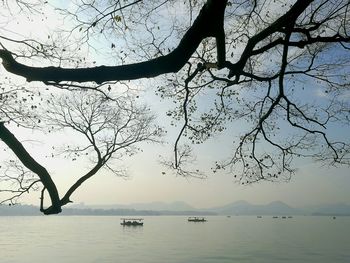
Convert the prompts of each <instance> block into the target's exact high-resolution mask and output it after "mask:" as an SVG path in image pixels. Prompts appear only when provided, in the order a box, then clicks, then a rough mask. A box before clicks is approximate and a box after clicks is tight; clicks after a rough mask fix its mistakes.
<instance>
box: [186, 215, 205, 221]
mask: <svg viewBox="0 0 350 263" xmlns="http://www.w3.org/2000/svg"><path fill="white" fill-rule="evenodd" d="M187 221H188V222H207V220H206V219H205V218H204V217H197V216H191V217H189V218H188V219H187Z"/></svg>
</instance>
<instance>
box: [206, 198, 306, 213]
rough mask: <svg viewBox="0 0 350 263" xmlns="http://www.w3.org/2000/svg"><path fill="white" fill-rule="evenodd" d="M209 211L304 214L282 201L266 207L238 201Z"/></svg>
mask: <svg viewBox="0 0 350 263" xmlns="http://www.w3.org/2000/svg"><path fill="white" fill-rule="evenodd" d="M207 210H208V211H212V212H216V213H218V214H222V215H299V214H302V213H303V212H302V211H301V210H299V209H296V208H293V207H290V206H289V205H287V204H285V203H283V202H281V201H275V202H271V203H269V204H266V205H253V204H250V203H248V202H247V201H237V202H234V203H230V204H228V205H225V206H220V207H214V208H209V209H207Z"/></svg>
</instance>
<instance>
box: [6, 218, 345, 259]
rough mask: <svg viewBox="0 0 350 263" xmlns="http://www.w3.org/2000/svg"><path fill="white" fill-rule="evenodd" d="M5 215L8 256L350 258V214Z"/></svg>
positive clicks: (55, 257)
mask: <svg viewBox="0 0 350 263" xmlns="http://www.w3.org/2000/svg"><path fill="white" fill-rule="evenodd" d="M207 218H208V222H206V223H189V222H187V221H186V217H182V216H178V217H163V216H162V217H145V224H144V226H143V227H123V226H121V225H120V220H119V217H78V216H77V217H69V216H59V217H57V216H51V217H45V216H43V217H0V262H1V263H10V262H21V263H22V262H23V263H26V262H28V263H39V262H45V263H48V262H49V263H55V262H59V263H66V262H72V263H73V262H74V263H76V262H84V263H90V262H99V263H104V262H119V263H124V262H125V263H139V262H140V263H143V262H145V263H148V262H149V263H157V262H162V263H167V262H170V263H172V262H174V263H175V262H176V263H180V262H181V263H185V262H186V263H192V262H193V263H196V262H198V263H199V262H200V263H205V262H210V263H215V262H220V263H226V262H230V263H232V262H266V263H271V262H308V263H309V262H317V263H320V262H327V263H334V262H350V217H338V218H337V219H336V220H333V219H331V218H330V217H302V216H301V217H294V218H291V219H280V218H279V219H272V218H271V217H267V216H265V217H263V218H261V219H258V218H256V217H253V216H252V217H249V216H247V217H244V216H233V217H231V218H227V217H219V216H218V217H216V216H214V217H207Z"/></svg>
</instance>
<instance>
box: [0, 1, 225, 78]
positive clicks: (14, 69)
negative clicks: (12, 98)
mask: <svg viewBox="0 0 350 263" xmlns="http://www.w3.org/2000/svg"><path fill="white" fill-rule="evenodd" d="M226 4H227V0H208V1H207V3H206V4H205V5H204V6H203V8H202V9H201V11H200V13H199V15H198V17H197V18H196V20H195V21H194V23H193V25H192V26H191V27H190V28H189V30H188V31H187V32H186V34H185V35H184V36H183V38H182V40H181V41H180V43H179V45H178V46H177V47H176V48H175V49H174V50H173V51H172V52H170V53H169V54H167V55H165V56H161V57H158V58H155V59H152V60H149V61H145V62H140V63H135V64H129V65H121V66H99V67H92V68H60V67H30V66H26V65H24V64H21V63H18V62H17V61H16V60H15V59H14V58H13V56H12V55H11V53H10V52H9V51H7V50H4V49H2V50H0V57H1V58H2V64H3V66H4V67H5V69H6V70H7V71H9V72H11V73H13V74H16V75H19V76H22V77H25V78H26V79H27V81H42V82H46V83H50V82H54V83H58V82H61V81H74V82H88V81H94V82H96V83H102V82H106V81H112V80H132V79H140V78H151V77H155V76H158V75H161V74H165V73H171V72H177V71H179V70H180V69H181V68H182V67H183V66H184V65H185V64H186V62H187V61H188V60H189V59H190V57H191V55H192V54H193V53H194V52H195V51H196V49H197V47H198V46H199V44H200V43H201V41H202V40H203V39H204V38H207V37H215V38H216V39H217V42H218V43H219V46H220V47H221V48H222V47H223V46H224V45H223V44H224V33H223V21H224V13H225V8H226ZM224 52H225V51H224V50H223V51H222V50H220V51H218V57H219V62H220V64H223V60H224V59H223V54H224Z"/></svg>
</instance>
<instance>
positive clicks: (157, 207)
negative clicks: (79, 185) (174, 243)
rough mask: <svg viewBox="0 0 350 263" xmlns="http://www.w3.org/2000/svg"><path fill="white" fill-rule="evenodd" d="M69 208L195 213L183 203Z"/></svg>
mask: <svg viewBox="0 0 350 263" xmlns="http://www.w3.org/2000/svg"><path fill="white" fill-rule="evenodd" d="M70 208H77V209H88V208H90V209H135V210H151V211H176V212H180V211H196V210H197V209H196V208H194V207H193V206H190V205H188V204H187V203H185V202H181V201H178V202H172V203H165V202H151V203H132V204H129V205H120V204H113V205H85V204H83V203H82V204H77V205H71V206H70Z"/></svg>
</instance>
